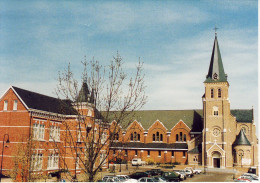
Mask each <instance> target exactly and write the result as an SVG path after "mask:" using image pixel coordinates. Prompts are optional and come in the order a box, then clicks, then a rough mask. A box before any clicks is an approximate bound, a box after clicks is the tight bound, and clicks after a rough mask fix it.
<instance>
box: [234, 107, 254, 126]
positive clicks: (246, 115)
mask: <svg viewBox="0 0 260 183" xmlns="http://www.w3.org/2000/svg"><path fill="white" fill-rule="evenodd" d="M231 114H232V115H233V116H235V117H236V120H237V122H244V123H252V121H253V109H234V110H231Z"/></svg>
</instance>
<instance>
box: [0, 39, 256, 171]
mask: <svg viewBox="0 0 260 183" xmlns="http://www.w3.org/2000/svg"><path fill="white" fill-rule="evenodd" d="M202 74H203V73H202ZM201 82H204V86H205V93H204V94H202V109H201V110H144V111H134V112H133V113H132V115H131V116H129V118H128V119H125V120H124V121H122V123H120V125H119V126H120V129H119V130H118V133H117V134H116V135H115V138H114V139H113V143H112V145H111V146H110V147H109V156H108V159H107V161H105V162H104V166H103V167H108V166H109V163H110V162H113V161H114V162H115V161H116V160H117V159H120V161H122V160H124V161H126V162H131V160H132V159H133V158H140V159H141V160H142V161H146V162H147V163H151V162H152V163H177V164H183V165H198V166H200V165H201V166H203V167H207V168H222V169H225V168H233V167H248V168H249V167H252V166H256V167H258V139H257V136H256V126H255V121H254V110H253V109H230V102H231V101H230V100H229V93H228V89H229V82H228V79H227V74H226V73H225V71H224V65H223V62H222V58H221V54H220V48H219V44H218V39H217V35H215V40H214V44H213V50H212V55H211V59H210V63H209V70H208V74H207V76H206V79H205V81H201ZM80 91H81V93H80V95H81V96H83V97H82V101H81V102H82V103H84V104H90V103H93V97H92V99H91V100H89V97H90V98H91V96H92V94H90V92H89V89H88V86H87V84H86V83H83V85H82V89H81V90H80ZM195 100H201V99H200V98H198V99H195ZM90 101H92V102H90ZM66 102H67V103H68V102H70V101H66ZM69 106H70V107H69V108H66V110H61V109H64V108H62V106H61V100H60V99H57V98H53V97H49V96H46V95H42V94H39V93H35V92H32V91H28V90H24V89H21V88H18V87H15V86H11V87H10V88H9V89H8V90H7V91H6V92H5V93H4V94H3V95H2V97H1V98H0V135H1V136H0V138H3V139H4V140H3V142H4V143H8V142H11V143H9V144H8V146H4V145H6V144H3V146H2V145H0V151H1V152H3V155H2V156H1V164H2V166H3V169H2V170H3V172H8V171H11V170H12V169H14V166H15V163H14V162H13V161H14V158H15V157H17V155H18V154H16V153H19V148H22V147H23V144H27V140H28V138H31V139H32V140H33V141H34V142H35V141H36V142H38V143H37V145H36V146H35V148H34V149H32V151H33V152H32V156H33V158H34V159H37V162H36V163H35V165H37V167H36V168H35V169H34V171H36V172H45V173H47V174H48V173H50V172H52V171H57V170H59V169H60V168H62V166H63V164H65V163H67V168H68V170H69V171H71V172H75V174H77V173H80V172H81V168H80V166H79V161H78V156H80V154H76V155H77V156H75V153H74V152H72V153H71V154H68V153H65V154H60V151H58V150H57V149H56V146H55V143H54V142H55V141H56V142H58V143H59V144H60V145H61V147H62V148H63V149H64V150H66V148H67V147H68V145H66V138H64V137H66V136H65V135H62V133H65V132H66V128H65V126H64V124H66V123H67V122H72V123H75V124H76V123H77V118H76V117H75V110H77V109H76V108H75V106H73V102H72V103H70V104H69ZM85 110H86V111H85V113H86V118H88V120H89V121H91V119H92V117H93V115H95V114H94V113H95V112H94V111H95V109H94V107H93V105H87V106H86V109H85ZM113 123H116V122H115V121H113V120H111V122H110V125H111V126H113ZM75 126H76V125H75ZM77 130H79V129H78V128H77V127H75V129H74V130H73V134H72V135H74V136H75V138H74V139H75V142H79V140H78V138H77V136H78V133H77ZM62 137H63V138H62ZM3 142H2V141H1V143H3ZM19 144H21V146H19ZM3 148H4V149H3ZM30 151H31V150H30ZM35 157H37V158H35ZM62 157H63V158H64V159H63V160H62ZM100 157H103V156H102V154H100Z"/></svg>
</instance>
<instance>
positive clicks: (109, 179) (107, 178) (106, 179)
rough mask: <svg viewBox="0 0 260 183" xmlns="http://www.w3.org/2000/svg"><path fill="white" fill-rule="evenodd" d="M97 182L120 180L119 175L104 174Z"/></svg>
mask: <svg viewBox="0 0 260 183" xmlns="http://www.w3.org/2000/svg"><path fill="white" fill-rule="evenodd" d="M98 182H122V181H121V180H120V179H119V177H117V176H113V175H106V176H104V177H103V179H102V180H98Z"/></svg>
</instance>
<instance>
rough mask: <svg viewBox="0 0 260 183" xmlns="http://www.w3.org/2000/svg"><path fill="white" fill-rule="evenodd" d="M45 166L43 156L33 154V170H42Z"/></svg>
mask: <svg viewBox="0 0 260 183" xmlns="http://www.w3.org/2000/svg"><path fill="white" fill-rule="evenodd" d="M42 164H43V154H33V155H32V157H31V170H33V171H36V170H41V169H42Z"/></svg>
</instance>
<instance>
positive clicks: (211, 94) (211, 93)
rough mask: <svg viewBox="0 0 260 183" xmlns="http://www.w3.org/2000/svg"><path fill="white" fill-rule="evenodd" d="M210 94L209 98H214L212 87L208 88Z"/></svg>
mask: <svg viewBox="0 0 260 183" xmlns="http://www.w3.org/2000/svg"><path fill="white" fill-rule="evenodd" d="M210 96H211V98H214V89H210Z"/></svg>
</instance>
